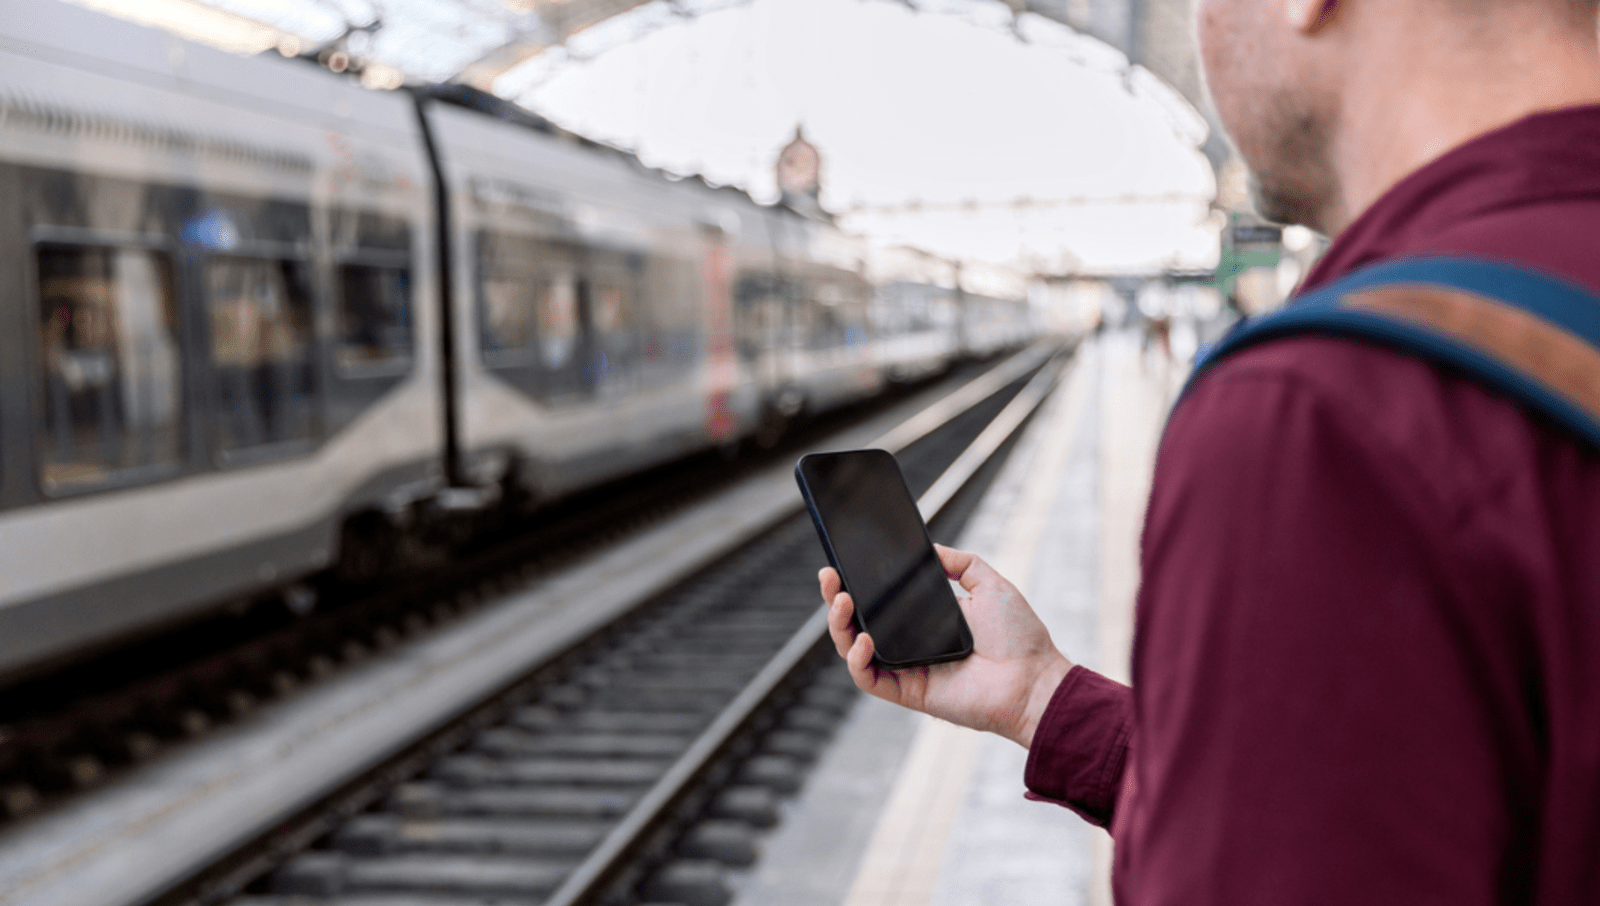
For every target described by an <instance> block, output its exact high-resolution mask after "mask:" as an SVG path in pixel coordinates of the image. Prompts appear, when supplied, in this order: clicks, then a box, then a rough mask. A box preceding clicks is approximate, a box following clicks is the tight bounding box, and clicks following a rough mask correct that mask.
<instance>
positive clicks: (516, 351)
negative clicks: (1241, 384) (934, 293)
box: [0, 0, 1021, 682]
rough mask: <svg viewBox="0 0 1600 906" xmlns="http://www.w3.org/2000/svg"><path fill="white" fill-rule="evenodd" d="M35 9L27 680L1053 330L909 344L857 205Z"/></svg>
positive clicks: (21, 77) (19, 642) (24, 19)
mask: <svg viewBox="0 0 1600 906" xmlns="http://www.w3.org/2000/svg"><path fill="white" fill-rule="evenodd" d="M7 13H8V15H7V16H6V17H4V18H3V19H0V319H3V322H4V323H3V325H0V575H4V576H5V582H4V583H3V584H0V682H3V681H4V680H5V679H7V678H12V677H15V676H17V675H20V673H22V672H25V671H27V670H30V669H35V668H38V667H40V666H42V665H44V664H47V663H50V662H53V661H56V660H60V659H62V658H64V657H68V656H77V655H80V654H82V653H84V652H85V651H87V650H89V649H92V648H93V647H94V646H96V645H98V644H101V643H109V642H112V641H118V640H122V639H124V638H126V637H128V636H131V635H135V634H138V633H142V632H147V631H152V630H154V629H156V628H158V627H160V626H163V625H169V624H172V623H174V622H176V621H179V620H183V619H187V618H191V617H193V616H195V615H198V614H200V613H203V612H208V611H210V610H212V609H215V608H216V607H218V606H221V605H223V604H226V603H230V602H240V601H248V600H250V599H252V598H255V599H260V598H262V597H264V596H276V595H280V594H285V593H288V596H289V597H291V598H295V599H297V600H303V598H304V595H302V594H298V592H299V591H301V590H303V586H300V585H298V584H297V583H300V582H302V581H304V580H306V579H308V578H309V577H313V576H320V575H322V574H324V571H326V570H329V569H330V568H335V567H336V568H337V569H338V570H339V572H340V574H341V575H343V576H344V577H346V578H351V577H355V578H360V577H363V576H374V575H378V574H380V573H382V572H384V571H386V570H388V569H390V568H392V567H393V566H395V565H396V563H397V562H399V558H400V555H401V553H402V551H404V550H407V549H413V548H415V546H416V542H417V541H418V540H419V539H423V538H432V539H435V540H436V541H437V539H449V538H454V537H458V533H456V532H454V531H447V532H440V531H434V529H436V528H438V526H439V525H440V520H446V519H455V517H456V515H457V514H459V513H461V512H462V511H463V510H465V511H466V513H467V515H468V517H469V518H468V519H466V520H464V521H463V520H458V521H455V522H452V523H451V527H452V528H459V527H460V525H462V524H468V525H470V524H472V523H473V522H475V521H476V520H475V519H474V518H472V517H473V516H474V515H475V513H476V512H477V511H478V510H481V509H483V508H487V507H490V506H496V505H498V504H500V503H501V502H504V501H508V500H514V501H517V502H524V501H529V500H531V501H535V502H537V501H541V500H549V499H553V498H557V497H560V496H562V495H565V494H570V493H571V492H573V491H576V490H579V489H582V488H587V487H592V486H594V485H595V484H597V483H599V482H603V481H606V480H609V479H612V478H616V477H618V476H622V475H625V474H629V473H632V472H635V471H637V470H639V469H642V468H646V467H648V466H651V465H654V464H657V463H661V462H664V461H666V460H669V459H672V458H675V457H679V456H682V455H685V454H687V453H690V452H693V451H695V450H703V449H707V448H710V447H713V446H720V447H722V448H724V449H733V448H734V447H736V445H737V444H738V443H740V442H742V441H743V440H745V439H750V438H753V439H756V440H758V441H761V442H762V443H770V442H771V441H772V440H773V439H775V438H776V437H777V436H778V434H780V433H781V431H782V430H783V428H784V426H785V425H786V424H787V423H788V422H789V421H790V420H791V419H793V418H794V417H795V416H796V415H798V414H799V413H801V412H802V411H807V410H809V411H813V412H815V411H822V410H826V409H829V408H832V407H836V406H840V405H845V404H848V403H851V402H854V401H857V400H860V399H863V398H866V397H869V396H871V395H872V394H875V393H877V392H879V391H880V390H881V389H882V388H883V387H884V386H885V384H886V382H888V381H889V380H891V379H908V378H911V377H916V376H920V375H925V374H931V373H934V372H935V371H937V370H938V369H939V368H941V367H943V366H944V365H946V364H948V363H949V362H950V361H953V360H954V359H955V357H957V356H958V355H960V354H961V353H962V350H963V349H967V350H971V351H978V352H982V353H985V354H987V353H991V352H994V351H998V350H999V349H1000V348H1002V347H1004V346H1006V345H1007V344H1011V343H1014V342H1016V341H1017V340H1018V338H1019V337H1020V336H1021V334H1018V333H1016V332H1015V330H1013V329H1012V328H1011V327H1007V326H1005V325H991V324H982V323H976V322H974V323H967V322H966V321H963V322H962V323H961V324H960V325H959V326H958V327H957V328H956V336H955V338H954V339H952V340H951V341H950V342H948V343H946V344H945V345H942V346H941V345H939V344H938V343H934V344H932V345H928V344H927V343H924V346H926V347H927V348H920V347H919V348H918V350H917V351H915V353H914V354H911V353H908V352H907V349H909V348H910V346H909V345H908V343H907V342H905V341H901V342H900V346H903V347H906V349H899V350H898V351H895V352H893V354H890V352H889V350H890V346H891V341H892V340H894V339H895V337H896V336H898V334H897V332H904V330H908V329H909V328H907V327H906V325H902V324H900V323H899V322H898V321H894V320H893V319H889V320H885V319H884V318H882V317H881V316H880V315H877V314H874V312H875V310H876V309H875V306H878V307H879V308H881V306H882V299H881V298H880V296H879V295H878V294H876V293H875V290H874V286H873V283H872V277H871V275H870V274H869V273H868V272H867V270H866V269H865V256H866V249H865V247H864V246H863V245H862V243H861V242H860V241H858V240H856V239H854V238H851V237H848V236H846V235H844V234H843V233H841V232H840V231H839V230H837V229H836V228H835V227H834V226H833V225H832V224H830V223H829V222H827V220H826V217H825V216H819V215H818V214H817V212H811V213H810V214H802V213H800V212H797V211H793V210H789V209H786V208H784V207H782V206H762V205H758V204H755V203H754V202H753V201H751V199H750V198H749V197H748V196H747V195H745V194H744V193H743V192H740V191H737V190H733V189H729V188H719V187H714V186H711V185H708V184H707V183H705V182H704V181H703V180H700V179H698V178H688V179H671V178H668V177H666V176H664V175H663V174H661V173H659V172H656V171H652V170H650V169H649V168H646V167H644V166H642V165H640V163H639V162H638V161H637V159H635V158H633V157H632V156H630V155H627V154H625V153H623V152H620V151H617V150H614V149H610V148H603V147H600V146H598V145H595V144H594V143H592V142H587V141H585V140H582V139H579V138H577V137H575V136H572V135H570V134H567V133H563V132H561V131H560V130H558V129H555V128H554V127H551V126H549V125H548V124H546V123H543V122H542V121H540V120H538V118H537V117H535V116H533V115H531V114H529V113H527V112H526V111H519V110H517V109H515V108H511V107H510V106H509V105H506V104H504V102H498V101H495V100H494V99H492V98H489V97H488V96H486V95H481V94H477V93H473V92H471V91H470V90H466V89H461V88H458V87H453V86H432V87H423V88H417V89H415V90H411V91H401V92H383V91H368V90H365V89H362V88H360V87H358V85H357V84H356V82H355V80H354V79H352V78H350V77H349V76H348V75H347V76H336V75H334V74H332V73H329V72H327V71H325V70H322V69H320V68H319V67H315V66H312V65H308V64H307V63H306V62H305V61H291V60H283V59H279V58H276V55H264V56H263V57H259V58H253V59H252V58H242V57H237V56H232V55H229V54H226V53H222V52H220V51H215V50H211V49H208V48H204V47H199V46H195V45H193V44H189V43H185V42H183V41H181V40H179V39H177V38H174V37H172V36H169V35H167V34H164V33H162V32H159V31H155V30H151V29H146V28H142V27H139V26H135V25H131V24H129V23H125V22H121V21H118V20H115V19H111V18H108V17H105V16H102V15H99V14H96V13H93V12H89V11H87V10H84V9H81V8H78V7H75V6H69V5H66V4H63V3H59V2H55V0H11V2H10V3H9V5H8V7H7ZM991 308H993V313H992V315H991V316H996V317H1003V318H1014V317H1015V313H1014V312H1012V311H1010V310H1009V309H1005V308H1004V306H1003V305H1001V306H999V307H996V306H991ZM880 314H881V313H880ZM907 323H909V322H907ZM940 324H941V327H940V329H941V330H944V331H945V333H946V335H947V336H948V335H949V332H950V329H951V328H950V325H949V324H945V323H944V322H940ZM924 326H926V325H924ZM903 329H904V330H903ZM911 345H914V344H911ZM508 494H509V495H510V496H508Z"/></svg>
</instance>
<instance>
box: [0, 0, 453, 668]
mask: <svg viewBox="0 0 1600 906" xmlns="http://www.w3.org/2000/svg"><path fill="white" fill-rule="evenodd" d="M4 29H5V31H6V32H7V36H8V37H10V38H11V39H12V40H11V41H7V42H5V43H4V44H0V199H4V202H3V203H0V286H3V287H4V289H3V293H4V297H3V298H4V305H3V308H0V317H4V318H5V319H6V324H5V328H4V329H3V330H0V575H4V576H5V577H6V581H5V583H4V584H3V585H0V671H5V670H7V669H9V668H12V667H15V666H19V665H24V664H26V663H30V662H35V661H38V660H40V659H42V658H47V657H49V656H51V655H52V654H55V653H60V652H65V651H67V650H70V649H75V648H79V647H81V646H83V645H84V644H87V643H91V642H93V641H96V640H100V639H109V638H112V637H114V636H117V635H120V634H122V633H125V632H127V631H129V630H131V629H136V628H142V627H147V626H149V625H151V624H152V623H158V622H160V621H163V620H167V619H171V618H175V617H179V616H182V615H184V614H187V613H191V612H193V611H194V610H195V609H196V608H199V607H203V606H205V605H207V604H212V603H215V602H217V601H219V600H224V599H227V598H229V597H230V596H235V595H238V594H240V593H243V592H247V591H249V590H250V589H252V588H255V587H258V586H260V585H263V584H267V583H278V582H282V581H285V580H289V579H292V578H294V577H296V576H298V575H302V574H306V573H310V572H312V571H315V570H318V569H321V568H323V567H325V566H326V565H328V564H329V563H330V562H331V560H332V558H333V557H334V556H335V555H336V553H337V548H338V541H339V539H338V532H339V528H340V526H341V524H342V521H343V518H344V517H345V515H347V514H348V513H350V512H352V511H354V510H358V509H360V508H363V507H369V506H374V505H382V504H383V503H384V502H385V500H386V499H387V498H389V497H390V496H391V495H393V494H395V493H396V492H403V489H404V488H405V487H406V486H408V485H413V484H415V483H417V482H426V481H427V480H428V477H429V475H430V474H435V473H437V460H438V450H439V420H438V418H437V415H436V413H437V410H438V405H439V403H438V398H437V395H438V381H437V380H436V379H435V376H434V369H435V367H436V360H437V357H436V356H435V355H434V354H433V350H434V349H435V347H436V342H435V341H434V339H433V338H434V336H435V333H436V330H437V326H436V319H435V317H434V313H433V312H430V311H429V310H427V308H426V307H425V306H421V305H419V304H418V300H420V299H425V298H427V297H428V296H429V295H430V294H431V290H430V283H431V281H432V279H433V274H432V269H431V267H430V265H429V260H428V258H427V256H426V255H424V254H421V249H422V248H423V243H424V242H425V241H426V238H427V236H428V234H429V232H430V229H431V223H430V218H431V209H430V207H429V205H428V204H427V192H426V189H427V185H428V176H427V171H426V167H425V163H424V158H423V155H422V153H421V148H420V147H419V146H418V143H417V141H416V131H415V127H414V112H413V110H412V109H411V105H410V104H409V103H408V102H407V99H406V98H405V97H403V96H394V95H391V96H378V95H374V94H373V93H371V92H366V91H362V90H360V89H358V88H356V87H355V86H354V85H352V84H349V83H348V82H345V81H343V80H337V79H330V78H327V77H325V76H324V74H321V73H317V72H315V71H313V70H310V69H309V68H305V67H292V66H285V65H278V66H272V65H270V64H267V63H265V62H264V61H258V60H248V59H241V58H238V57H234V56H231V55H228V54H224V53H221V52H219V51H214V50H210V49H208V48H203V47H197V46H194V45H191V44H186V43H184V42H181V41H179V40H177V39H175V38H172V37H169V36H167V35H165V34H163V33H161V32H157V31H153V30H149V29H144V28H139V27H135V26H132V25H128V24H126V23H122V22H118V21H116V20H113V19H109V18H106V17H104V16H100V15H96V14H94V13H90V12H87V11H85V10H81V9H78V8H76V7H72V6H66V5H62V4H56V3H45V2H35V0H17V2H15V3H13V4H11V6H10V7H9V8H8V15H7V17H6V22H5V25H4ZM86 50H87V51H88V52H92V54H93V55H92V56H91V55H89V53H87V52H86ZM265 74H270V79H267V78H264V75H265Z"/></svg>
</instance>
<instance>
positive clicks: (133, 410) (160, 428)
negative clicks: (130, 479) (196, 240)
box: [37, 245, 183, 491]
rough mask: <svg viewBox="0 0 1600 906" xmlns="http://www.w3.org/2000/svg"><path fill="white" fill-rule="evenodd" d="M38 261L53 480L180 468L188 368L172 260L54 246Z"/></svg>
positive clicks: (45, 477)
mask: <svg viewBox="0 0 1600 906" xmlns="http://www.w3.org/2000/svg"><path fill="white" fill-rule="evenodd" d="M37 261H38V267H39V300H40V319H39V324H40V345H41V351H42V353H43V355H42V361H43V365H44V374H43V378H44V400H43V403H44V405H43V413H44V431H43V435H42V446H43V455H42V457H41V464H40V479H41V481H42V483H43V484H44V487H45V489H46V490H48V491H62V490H74V489H78V488H84V487H92V486H94V485H98V484H103V483H105V482H107V481H108V480H110V479H112V478H113V477H115V476H117V475H118V474H126V473H130V472H132V473H138V472H140V471H142V470H146V469H150V470H156V471H165V470H166V469H167V468H170V467H175V466H176V465H177V464H178V463H179V461H180V459H181V456H182V417H183V411H182V410H183V404H182V399H183V396H182V382H183V376H182V362H181V359H180V356H179V340H178V315H177V305H176V302H175V299H174V297H173V292H172V266H171V261H170V259H169V258H168V257H167V256H166V255H165V254H163V253H160V252H154V251H150V250H147V249H131V248H106V247H85V246H58V245H49V246H41V247H39V249H38V255H37Z"/></svg>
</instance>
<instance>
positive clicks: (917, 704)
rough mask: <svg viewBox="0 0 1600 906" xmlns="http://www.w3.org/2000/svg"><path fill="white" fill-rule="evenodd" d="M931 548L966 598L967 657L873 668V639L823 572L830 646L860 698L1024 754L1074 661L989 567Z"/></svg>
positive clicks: (832, 577) (835, 579)
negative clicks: (1006, 743) (984, 734)
mask: <svg viewBox="0 0 1600 906" xmlns="http://www.w3.org/2000/svg"><path fill="white" fill-rule="evenodd" d="M934 547H935V549H936V550H937V551H938V553H939V562H940V563H942V564H943V565H944V571H945V573H946V575H948V576H949V577H950V578H952V579H955V580H957V581H959V582H960V583H961V587H962V588H964V589H966V591H967V594H968V595H970V597H965V598H958V600H959V601H960V602H961V610H962V613H964V614H965V615H966V618H967V625H968V626H969V627H970V628H971V629H972V641H973V645H972V655H971V656H970V657H968V658H966V659H964V660H960V661H954V662H951V663H948V664H933V665H931V666H927V667H908V668H906V669H904V670H886V669H883V668H881V667H876V666H874V665H873V663H872V652H873V650H874V649H873V646H872V637H871V636H869V635H867V634H866V633H864V632H860V631H859V630H858V629H857V628H856V625H855V620H854V619H853V616H854V613H855V605H854V602H852V601H851V600H850V595H849V594H847V593H846V592H844V591H843V589H842V586H841V584H840V582H839V574H838V573H836V572H834V571H833V569H832V567H824V568H823V570H822V572H821V573H819V574H818V577H817V578H818V579H819V580H820V581H821V583H822V600H823V601H824V602H825V603H826V604H827V605H828V632H829V634H830V635H832V636H833V644H834V647H835V648H837V649H838V651H839V656H840V657H842V658H844V659H845V663H846V664H848V665H849V667H850V675H851V676H852V677H854V678H855V681H856V685H857V686H860V687H861V688H862V689H863V690H865V691H866V692H869V693H871V694H872V695H875V696H877V697H878V698H881V699H884V700H885V701H891V702H894V703H895V704H897V705H902V706H904V707H907V708H911V709H913V710H916V711H923V712H926V713H928V714H931V715H933V716H934V717H938V718H941V719H943V720H948V721H950V722H951V723H955V724H961V725H962V726H965V727H971V728H973V729H975V730H987V731H990V732H992V733H998V734H1000V735H1001V736H1004V737H1006V738H1007V739H1010V740H1012V741H1014V742H1016V743H1017V744H1019V745H1021V746H1022V747H1023V748H1027V747H1028V746H1029V745H1031V744H1032V742H1033V731H1034V728H1035V727H1037V726H1038V725H1039V717H1040V716H1041V715H1042V714H1044V709H1045V706H1046V705H1048V704H1049V703H1050V697H1051V696H1052V695H1053V694H1054V693H1055V690H1056V687H1057V686H1058V685H1060V684H1061V680H1062V678H1063V677H1065V676H1066V675H1067V671H1068V670H1071V669H1072V662H1071V661H1069V660H1067V658H1066V656H1065V655H1063V654H1062V653H1061V652H1060V651H1057V650H1056V646H1055V644H1054V643H1052V642H1051V641H1050V633H1049V631H1048V630H1046V629H1045V628H1044V624H1043V623H1041V622H1039V617H1038V616H1037V615H1035V614H1034V612H1033V609H1032V608H1031V607H1029V606H1028V602H1027V601H1025V600H1023V598H1022V595H1021V593H1019V592H1018V591H1017V589H1016V587H1015V586H1013V585H1012V584H1011V583H1010V582H1007V581H1006V580H1005V579H1004V578H1002V577H1001V575H1000V574H999V573H997V572H995V571H994V569H993V568H992V567H990V566H989V564H987V563H985V562H983V560H981V559H979V558H978V556H977V555H976V554H969V553H967V552H965V551H958V550H955V549H953V548H948V547H945V546H944V545H934Z"/></svg>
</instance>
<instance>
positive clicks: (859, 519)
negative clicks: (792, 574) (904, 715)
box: [794, 450, 972, 670]
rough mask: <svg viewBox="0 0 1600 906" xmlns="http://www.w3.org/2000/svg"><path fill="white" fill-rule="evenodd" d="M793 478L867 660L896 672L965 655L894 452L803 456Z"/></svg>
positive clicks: (961, 629) (950, 600)
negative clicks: (869, 644) (867, 640)
mask: <svg viewBox="0 0 1600 906" xmlns="http://www.w3.org/2000/svg"><path fill="white" fill-rule="evenodd" d="M794 477H795V480H796V481H797V482H799V483H800V493H801V495H802V496H804V497H805V499H806V506H807V507H809V508H810V510H811V521H812V522H813V523H815V525H816V527H817V535H818V537H820V538H821V539H822V549H823V551H824V552H825V553H826V554H827V555H828V563H829V564H830V565H832V566H833V568H834V569H835V570H838V572H839V578H840V579H841V580H843V582H844V590H845V591H847V592H849V593H850V598H851V600H853V601H854V602H855V606H856V616H855V619H856V626H857V627H859V628H860V629H861V630H862V631H863V632H866V633H869V634H871V636H872V641H873V644H874V646H875V647H876V648H877V652H876V654H875V655H874V657H873V660H874V661H875V662H877V663H878V664H879V665H880V666H883V667H888V668H890V669H894V670H898V669H900V668H902V667H916V666H919V665H922V664H937V663H941V662H943V661H955V660H960V659H961V658H964V657H966V656H967V655H969V654H971V653H972V631H971V630H969V629H968V628H967V621H966V618H965V617H963V616H962V615H961V605H960V604H958V603H956V596H955V592H954V591H952V590H951V589H950V581H949V579H948V578H946V577H945V574H944V567H943V566H941V565H940V563H939V555H938V554H937V553H936V552H935V551H934V549H933V540H932V539H931V538H929V537H928V526H927V524H926V523H924V522H923V521H922V514H921V513H919V512H917V502H916V501H915V500H913V499H912V497H911V491H910V489H909V488H907V487H906V480H905V478H904V476H902V475H901V474H900V466H899V464H898V463H896V462H895V461H894V456H892V455H891V454H889V453H886V452H884V451H883V450H846V451H843V452H839V453H810V454H807V455H806V456H802V457H801V458H800V462H799V463H797V464H796V465H795V467H794Z"/></svg>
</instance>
